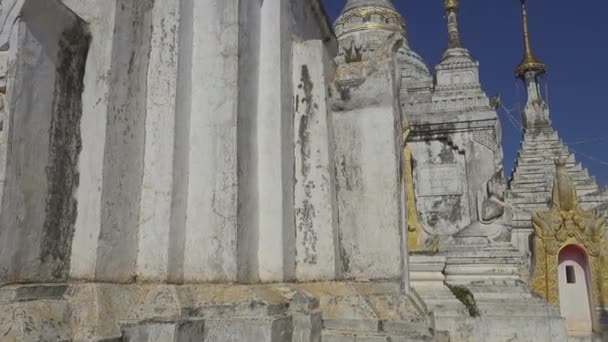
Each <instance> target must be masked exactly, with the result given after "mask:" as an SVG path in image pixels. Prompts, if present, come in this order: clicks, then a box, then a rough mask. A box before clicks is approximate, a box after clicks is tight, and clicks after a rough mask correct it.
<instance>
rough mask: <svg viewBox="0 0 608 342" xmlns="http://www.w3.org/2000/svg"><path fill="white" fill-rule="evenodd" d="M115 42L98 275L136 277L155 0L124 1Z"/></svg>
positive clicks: (121, 278) (119, 6)
mask: <svg viewBox="0 0 608 342" xmlns="http://www.w3.org/2000/svg"><path fill="white" fill-rule="evenodd" d="M116 5H117V6H116V13H115V16H116V17H115V28H114V29H115V35H114V39H113V46H112V49H113V50H112V51H113V52H112V71H111V74H110V84H111V88H110V94H109V109H108V113H107V122H106V140H105V151H104V166H103V189H102V198H101V201H102V209H101V223H102V225H101V231H100V234H99V246H98V250H97V265H96V270H95V272H96V278H97V279H100V280H108V281H119V282H124V281H130V280H131V279H133V278H134V277H135V275H136V273H135V271H136V269H135V267H136V262H137V248H134V246H137V243H138V229H137V227H138V222H139V207H140V198H141V197H140V196H141V186H142V177H143V152H144V139H145V130H144V127H145V126H144V124H145V119H146V94H147V88H146V84H147V82H146V80H147V75H148V63H149V58H150V57H149V56H150V38H151V33H152V25H151V24H152V22H151V21H152V7H153V1H152V0H119V1H118V2H117V4H116Z"/></svg>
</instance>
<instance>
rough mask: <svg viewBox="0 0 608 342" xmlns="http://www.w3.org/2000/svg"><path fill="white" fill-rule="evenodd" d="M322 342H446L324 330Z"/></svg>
mask: <svg viewBox="0 0 608 342" xmlns="http://www.w3.org/2000/svg"><path fill="white" fill-rule="evenodd" d="M321 341H322V342H406V341H407V342H443V341H445V342H448V341H449V338H448V339H447V340H445V339H444V340H443V341H442V340H439V339H435V338H434V337H433V336H411V335H388V334H373V333H369V334H366V333H352V332H348V331H334V330H324V331H323V333H322V335H321Z"/></svg>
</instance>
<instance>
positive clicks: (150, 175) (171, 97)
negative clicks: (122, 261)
mask: <svg viewBox="0 0 608 342" xmlns="http://www.w3.org/2000/svg"><path fill="white" fill-rule="evenodd" d="M179 6H180V5H179V1H178V0H162V1H158V0H157V1H155V2H154V8H153V10H152V36H151V49H150V61H149V67H148V70H147V72H148V75H147V94H146V95H147V96H146V101H147V104H146V120H145V146H144V149H145V150H144V166H143V170H144V171H143V180H142V189H141V204H140V212H139V225H138V229H139V237H138V238H139V242H138V248H137V250H138V255H137V276H138V279H142V280H147V281H150V280H156V281H164V280H167V279H168V274H169V246H170V240H171V238H172V237H171V217H172V205H171V201H172V191H173V161H174V142H175V109H176V99H177V97H176V92H177V77H178V73H177V71H178V52H179V46H178V44H179V35H178V32H179V16H180V11H179Z"/></svg>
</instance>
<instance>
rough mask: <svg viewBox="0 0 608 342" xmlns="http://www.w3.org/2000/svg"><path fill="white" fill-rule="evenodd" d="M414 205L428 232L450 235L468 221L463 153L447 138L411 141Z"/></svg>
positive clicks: (467, 194) (466, 172)
mask: <svg viewBox="0 0 608 342" xmlns="http://www.w3.org/2000/svg"><path fill="white" fill-rule="evenodd" d="M409 146H410V147H411V149H412V154H413V157H414V158H413V160H414V165H415V167H414V180H415V190H416V199H417V201H416V205H417V207H418V211H419V214H420V215H419V217H420V220H421V223H422V224H423V226H425V227H428V229H429V230H430V233H432V234H437V235H451V234H455V233H457V232H458V231H459V230H460V229H462V228H464V227H466V226H467V225H469V224H470V223H471V216H470V212H469V193H468V182H467V174H468V170H467V163H466V155H465V152H464V151H462V150H460V147H459V146H455V145H454V143H453V142H451V141H448V140H447V139H437V140H427V141H412V142H410V143H409Z"/></svg>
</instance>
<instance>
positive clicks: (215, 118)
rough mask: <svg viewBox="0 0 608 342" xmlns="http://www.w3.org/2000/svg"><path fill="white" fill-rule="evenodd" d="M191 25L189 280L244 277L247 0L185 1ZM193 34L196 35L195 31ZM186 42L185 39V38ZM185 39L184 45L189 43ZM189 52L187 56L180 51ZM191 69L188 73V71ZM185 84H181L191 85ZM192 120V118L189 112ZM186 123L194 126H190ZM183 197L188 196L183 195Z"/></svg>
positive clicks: (185, 30) (186, 275) (186, 267)
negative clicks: (240, 131)
mask: <svg viewBox="0 0 608 342" xmlns="http://www.w3.org/2000/svg"><path fill="white" fill-rule="evenodd" d="M185 3H187V4H189V7H190V9H187V8H183V9H184V10H190V11H191V14H188V15H191V16H192V20H191V21H190V22H188V24H189V25H192V26H191V27H183V28H182V34H183V35H185V37H183V38H182V39H191V51H181V52H180V53H189V52H190V53H191V55H190V56H185V58H186V59H188V58H190V60H185V59H184V60H182V59H180V62H182V61H183V62H184V65H182V66H180V69H181V68H189V69H190V70H189V72H188V75H184V74H182V75H183V76H186V77H189V79H188V80H186V79H180V82H185V83H186V84H188V85H189V89H183V91H187V92H188V93H189V94H190V95H189V96H187V101H189V108H185V109H184V110H186V111H187V114H186V116H187V120H188V121H189V124H188V125H187V127H183V126H181V125H180V127H181V128H182V129H184V128H185V129H186V131H181V132H178V133H177V134H178V135H180V134H185V135H186V136H187V139H188V141H187V146H181V147H180V148H186V149H187V152H186V154H187V156H186V160H184V161H183V162H185V165H184V166H185V168H186V169H187V175H186V176H187V188H186V198H185V199H186V202H185V208H186V211H185V222H184V224H185V230H184V232H185V233H184V239H185V240H184V248H183V251H184V257H183V258H184V259H183V278H184V280H185V281H186V282H198V281H234V280H236V278H237V259H236V258H237V252H236V251H237V206H238V202H237V201H238V199H237V193H238V177H237V111H238V100H237V99H238V57H239V56H238V34H239V23H238V18H239V0H209V1H197V0H194V1H192V0H190V1H185ZM188 35H189V37H187V36H188ZM182 42H183V41H182ZM184 45H185V44H183V45H181V46H182V47H184ZM180 58H181V57H180ZM184 72H186V71H184ZM183 86H184V85H183V84H180V87H183ZM181 119H184V118H181ZM184 126H186V125H184ZM177 196H181V195H179V194H177Z"/></svg>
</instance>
